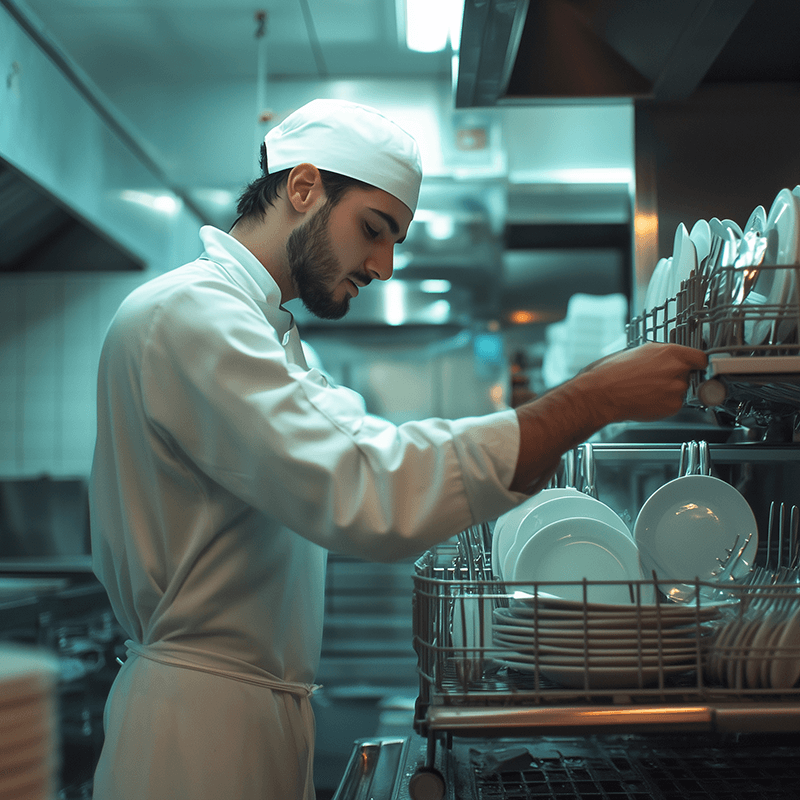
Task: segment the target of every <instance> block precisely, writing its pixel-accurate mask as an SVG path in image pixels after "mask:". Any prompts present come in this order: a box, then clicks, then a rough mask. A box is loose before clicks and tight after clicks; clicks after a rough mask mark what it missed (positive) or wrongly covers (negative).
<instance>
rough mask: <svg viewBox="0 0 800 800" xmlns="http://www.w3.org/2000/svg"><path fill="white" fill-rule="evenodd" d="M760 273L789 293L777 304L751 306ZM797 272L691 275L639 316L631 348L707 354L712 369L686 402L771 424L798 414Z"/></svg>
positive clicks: (781, 268)
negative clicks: (673, 347) (670, 347)
mask: <svg viewBox="0 0 800 800" xmlns="http://www.w3.org/2000/svg"><path fill="white" fill-rule="evenodd" d="M756 272H761V273H764V274H766V275H768V276H770V275H771V277H772V281H771V283H773V284H774V283H776V282H782V283H783V284H785V285H786V286H789V287H790V290H789V291H787V293H786V294H785V295H784V296H781V297H780V302H767V300H770V299H774V298H763V297H759V300H760V301H761V302H752V301H750V302H748V299H749V297H754V295H748V294H747V291H746V290H745V289H744V288H743V287H745V286H748V285H749V282H750V281H751V279H752V277H753V276H754V274H755V273H756ZM798 330H800V267H798V266H795V265H774V266H773V265H769V266H768V265H761V266H759V267H758V268H753V267H733V266H730V267H718V268H716V269H715V270H714V271H713V272H712V273H711V274H709V273H708V272H707V271H703V270H700V271H696V272H693V273H692V274H691V275H690V276H689V278H688V279H687V280H685V281H683V282H682V283H681V288H680V290H679V291H678V293H677V294H676V295H675V296H674V297H670V298H667V299H666V300H665V302H664V303H663V304H661V305H658V306H656V307H654V308H652V309H648V310H646V311H645V313H643V314H642V315H640V316H638V317H636V318H634V319H633V320H632V321H631V322H630V324H629V325H628V328H627V338H628V344H629V346H633V345H637V344H642V343H644V342H649V341H655V342H675V343H677V344H685V345H688V346H690V347H695V348H698V349H701V350H704V351H705V352H706V353H708V355H709V370H708V373H707V374H706V375H705V376H700V375H697V376H695V378H694V381H693V385H692V391H691V393H690V397H689V404H690V405H695V406H701V407H708V408H716V409H719V410H724V411H726V412H728V413H730V414H732V415H733V416H734V417H735V418H737V419H747V418H753V419H756V420H758V422H759V423H760V424H765V425H766V424H768V423H769V422H770V421H771V420H773V419H775V418H781V417H786V416H791V415H794V414H795V413H796V412H797V411H798V410H800V339H798Z"/></svg>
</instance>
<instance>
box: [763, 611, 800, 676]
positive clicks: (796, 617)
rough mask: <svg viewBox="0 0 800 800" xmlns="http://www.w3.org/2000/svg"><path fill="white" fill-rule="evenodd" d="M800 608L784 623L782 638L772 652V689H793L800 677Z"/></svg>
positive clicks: (770, 674)
mask: <svg viewBox="0 0 800 800" xmlns="http://www.w3.org/2000/svg"><path fill="white" fill-rule="evenodd" d="M798 648H800V609H798V610H797V611H795V612H794V613H793V614H792V615H791V616H790V617H788V618H787V619H786V621H785V622H784V623H783V629H782V631H781V634H780V638H779V639H778V642H777V644H776V646H775V650H774V651H773V652H772V653H771V657H772V666H771V668H770V671H769V685H770V688H771V689H791V688H792V687H793V686H794V685H795V684H796V683H797V681H798V680H799V679H800V650H798Z"/></svg>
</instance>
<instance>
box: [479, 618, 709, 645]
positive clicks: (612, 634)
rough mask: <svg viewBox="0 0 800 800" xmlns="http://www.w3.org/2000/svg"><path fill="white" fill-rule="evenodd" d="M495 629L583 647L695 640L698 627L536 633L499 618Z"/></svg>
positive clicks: (510, 634)
mask: <svg viewBox="0 0 800 800" xmlns="http://www.w3.org/2000/svg"><path fill="white" fill-rule="evenodd" d="M492 630H493V631H494V634H495V636H497V635H500V636H502V637H506V638H508V637H511V636H515V637H517V638H524V639H525V640H526V641H528V642H530V641H532V640H534V639H536V640H538V641H540V642H545V643H547V644H552V645H553V646H554V647H583V646H584V644H586V643H588V644H589V645H590V646H596V645H597V644H598V643H599V644H602V645H603V646H604V647H617V646H619V647H629V646H630V643H631V642H639V641H641V642H643V643H645V644H651V643H656V642H663V643H665V644H670V645H671V644H672V643H673V642H681V641H684V642H694V641H696V640H697V627H696V626H694V625H685V626H681V627H676V628H667V629H665V630H661V631H657V630H655V629H652V630H651V629H648V628H643V629H642V630H637V629H636V628H635V627H633V628H631V627H627V628H602V629H593V628H589V627H587V628H575V629H569V628H565V629H559V628H549V629H543V628H539V629H537V631H536V636H535V637H534V635H533V629H532V628H529V627H526V626H524V625H507V624H504V623H502V622H495V624H494V625H493V627H492ZM701 635H702V636H705V635H706V632H705V631H703V632H702V633H701Z"/></svg>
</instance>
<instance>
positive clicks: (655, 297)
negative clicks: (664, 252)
mask: <svg viewBox="0 0 800 800" xmlns="http://www.w3.org/2000/svg"><path fill="white" fill-rule="evenodd" d="M671 268H672V259H671V257H670V258H660V259H659V260H658V262H657V263H656V266H655V268H654V269H653V274H652V275H651V276H650V281H649V283H648V284H647V291H646V292H645V298H644V308H645V311H652V309H654V308H655V307H656V306H661V305H664V302H665V301H666V299H667V292H668V284H669V276H670V270H671Z"/></svg>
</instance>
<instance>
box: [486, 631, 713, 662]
mask: <svg viewBox="0 0 800 800" xmlns="http://www.w3.org/2000/svg"><path fill="white" fill-rule="evenodd" d="M612 641H613V643H614V644H615V646H614V647H610V646H609V643H608V642H601V641H600V640H599V639H597V638H595V640H594V642H593V643H591V642H581V641H580V640H577V639H568V640H566V641H565V640H563V639H561V640H559V639H551V638H545V637H542V636H539V637H537V638H536V640H535V641H534V640H533V638H532V637H525V636H512V635H505V634H502V633H500V631H497V630H495V633H494V644H496V645H501V646H504V647H509V648H511V649H512V650H515V651H516V652H517V653H522V654H525V655H528V656H531V657H532V656H533V655H534V653H535V652H536V650H537V648H538V652H539V655H540V656H559V657H561V656H563V657H564V658H578V659H583V656H584V654H588V655H589V656H590V657H591V658H592V659H595V658H628V659H634V660H635V659H638V658H639V654H640V653H641V656H642V658H644V659H648V658H658V657H659V655H664V656H670V657H672V656H687V655H691V654H696V653H697V650H698V648H697V646H696V644H695V643H694V642H692V641H689V640H687V639H676V640H670V641H664V642H661V641H659V640H658V638H654V637H651V639H650V641H649V642H645V641H642V642H639V641H637V640H634V639H616V640H612ZM564 663H566V662H564Z"/></svg>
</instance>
